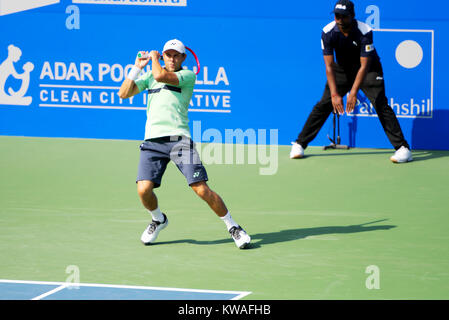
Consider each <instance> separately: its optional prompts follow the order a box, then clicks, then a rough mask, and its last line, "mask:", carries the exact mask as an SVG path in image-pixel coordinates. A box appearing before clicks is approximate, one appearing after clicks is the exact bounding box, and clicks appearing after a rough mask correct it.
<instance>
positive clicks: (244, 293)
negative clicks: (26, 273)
mask: <svg viewBox="0 0 449 320" xmlns="http://www.w3.org/2000/svg"><path fill="white" fill-rule="evenodd" d="M2 282H3V283H20V284H43V285H59V286H60V287H58V288H55V289H53V290H51V291H49V292H47V293H44V295H45V294H48V295H49V294H53V293H55V292H57V291H60V290H62V289H64V288H66V287H69V286H72V285H73V286H77V287H100V288H119V289H142V290H159V291H175V292H186V291H188V292H197V293H221V294H237V296H236V297H234V298H232V300H238V299H241V298H243V297H246V296H247V295H249V294H251V293H252V292H251V291H226V290H206V289H187V288H169V287H146V286H128V285H114V284H98V283H68V282H52V281H31V280H8V279H0V283H2ZM55 290H57V291H55ZM42 296H43V295H40V296H38V297H41V298H42ZM38 297H36V298H38ZM36 298H33V299H36Z"/></svg>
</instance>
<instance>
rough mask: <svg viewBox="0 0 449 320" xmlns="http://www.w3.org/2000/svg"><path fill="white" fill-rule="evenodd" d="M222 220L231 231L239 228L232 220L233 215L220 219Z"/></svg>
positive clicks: (228, 214)
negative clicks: (233, 228)
mask: <svg viewBox="0 0 449 320" xmlns="http://www.w3.org/2000/svg"><path fill="white" fill-rule="evenodd" d="M220 219H221V220H223V222H224V223H225V224H226V228H228V231H229V229H231V228H232V227H238V224H237V223H236V222H235V221H234V220H233V219H232V217H231V214H230V213H229V212H228V213H227V214H226V215H225V216H224V217H220Z"/></svg>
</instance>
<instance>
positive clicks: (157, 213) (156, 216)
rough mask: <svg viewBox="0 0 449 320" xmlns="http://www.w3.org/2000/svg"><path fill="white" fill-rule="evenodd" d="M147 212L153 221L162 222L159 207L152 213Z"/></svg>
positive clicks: (162, 218) (162, 217)
mask: <svg viewBox="0 0 449 320" xmlns="http://www.w3.org/2000/svg"><path fill="white" fill-rule="evenodd" d="M148 212H149V213H150V214H151V217H152V218H153V220H156V221H159V222H164V216H163V215H162V212H161V209H159V207H157V208H156V209H154V210H153V211H150V210H148Z"/></svg>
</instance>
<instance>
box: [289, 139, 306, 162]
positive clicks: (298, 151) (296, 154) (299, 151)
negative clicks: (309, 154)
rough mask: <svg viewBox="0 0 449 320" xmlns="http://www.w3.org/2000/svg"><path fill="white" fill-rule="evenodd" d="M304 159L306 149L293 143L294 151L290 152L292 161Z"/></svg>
mask: <svg viewBox="0 0 449 320" xmlns="http://www.w3.org/2000/svg"><path fill="white" fill-rule="evenodd" d="M302 157H304V148H303V147H302V146H301V145H300V144H299V143H297V142H292V150H291V151H290V159H299V158H302Z"/></svg>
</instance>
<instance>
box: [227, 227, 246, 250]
mask: <svg viewBox="0 0 449 320" xmlns="http://www.w3.org/2000/svg"><path fill="white" fill-rule="evenodd" d="M229 233H230V234H231V237H232V239H234V242H235V245H236V246H237V247H238V248H239V249H245V248H247V247H248V246H249V243H250V242H251V237H250V236H249V235H248V234H247V233H246V231H245V230H243V229H242V227H241V226H237V227H232V228H231V229H229Z"/></svg>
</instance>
